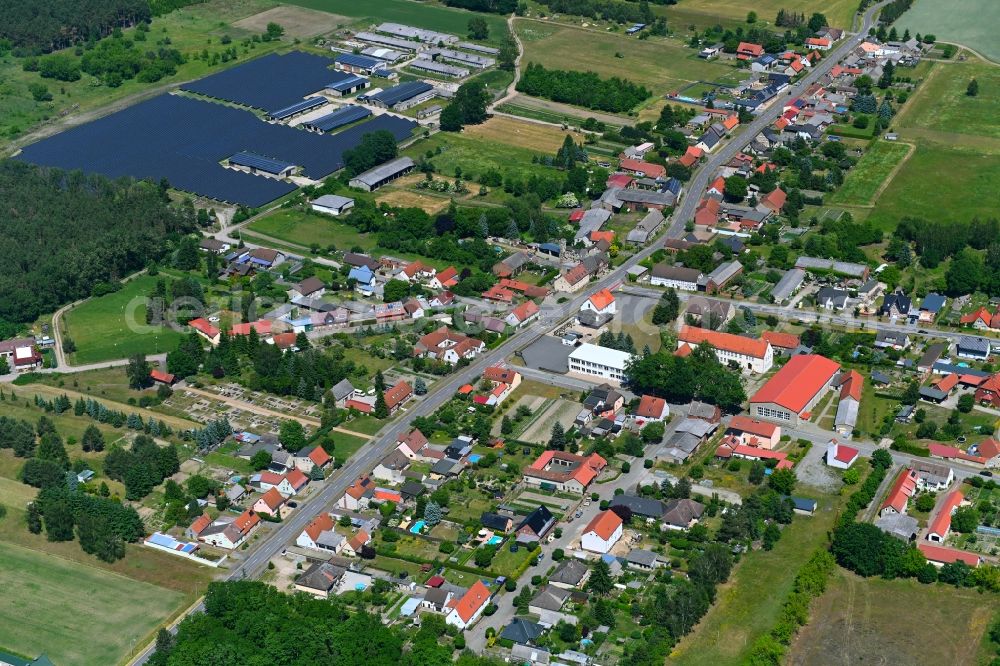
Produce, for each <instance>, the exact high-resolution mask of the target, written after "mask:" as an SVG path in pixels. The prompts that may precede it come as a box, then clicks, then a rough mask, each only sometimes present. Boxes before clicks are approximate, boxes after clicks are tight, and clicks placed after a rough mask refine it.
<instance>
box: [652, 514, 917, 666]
mask: <svg viewBox="0 0 1000 666" xmlns="http://www.w3.org/2000/svg"><path fill="white" fill-rule="evenodd" d="M839 501H840V500H839V499H838V500H835V499H829V498H826V499H820V501H819V508H818V509H817V510H816V515H814V516H798V515H797V516H795V518H794V520H793V521H792V524H791V525H789V526H787V527H785V528H784V529H783V531H782V534H781V539H780V540H779V541H778V543H777V545H775V547H774V549H773V550H771V551H762V550H761V551H754V552H752V553H750V554H749V555H746V556H744V558H743V560H742V562H740V564H739V565H738V566H736V568H735V569H734V570H733V574H732V576H731V577H730V580H729V582H728V583H725V584H723V585H721V586H720V587H719V590H718V594H717V598H716V601H715V603H714V604H713V605H712V608H711V609H709V611H708V613H707V614H706V615H705V617H704V618H703V619H702V621H701V622H700V623H699V624H698V626H697V627H695V630H694V631H693V632H692V633H691V634H689V635H688V636H687V637H685V638H684V639H682V640H681V641H680V642H679V643H678V644H677V647H676V648H675V649H674V652H673V654H672V655H671V656H670V658H669V659H668V660H667V663H668V664H671V665H676V666H702V665H704V666H715V665H717V664H738V663H743V660H744V659H745V658H746V656H747V652H748V651H749V650H750V647H751V645H752V644H753V642H754V641H755V640H756V639H757V638H758V637H759V636H761V635H762V634H764V633H765V632H767V631H769V630H770V629H771V628H772V627H773V626H774V624H775V622H776V621H777V618H778V612H779V611H780V610H781V605H782V604H783V603H784V601H785V599H786V597H787V596H788V593H789V592H790V591H791V589H792V582H793V579H794V577H795V572H796V571H798V569H799V567H801V566H802V565H803V564H805V563H806V561H808V560H809V558H810V557H812V555H813V553H815V552H816V550H817V549H819V548H823V547H825V546H826V544H827V531H828V530H830V529H832V527H833V524H834V521H835V520H836V516H837V505H838V504H839ZM720 637H724V639H722V638H720ZM900 663H902V662H900Z"/></svg>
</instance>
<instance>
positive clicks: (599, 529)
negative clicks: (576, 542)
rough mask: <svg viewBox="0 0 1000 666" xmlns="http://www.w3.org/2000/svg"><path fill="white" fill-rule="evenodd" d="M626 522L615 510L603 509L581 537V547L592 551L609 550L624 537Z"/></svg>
mask: <svg viewBox="0 0 1000 666" xmlns="http://www.w3.org/2000/svg"><path fill="white" fill-rule="evenodd" d="M623 527H624V523H623V522H622V519H621V518H620V517H619V516H618V514H616V513H615V512H614V511H610V510H608V511H602V512H600V513H599V514H597V515H596V516H594V519H593V520H591V521H590V523H589V524H588V525H587V527H585V528H584V530H583V535H582V536H581V537H580V547H581V548H583V549H584V550H589V551H590V552H592V553H601V554H604V553H607V552H609V551H610V550H611V549H612V548H613V547H614V545H615V544H616V543H618V540H619V539H621V538H622V529H623Z"/></svg>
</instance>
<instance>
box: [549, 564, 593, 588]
mask: <svg viewBox="0 0 1000 666" xmlns="http://www.w3.org/2000/svg"><path fill="white" fill-rule="evenodd" d="M588 578H590V567H588V566H587V565H586V564H584V563H583V562H581V561H580V560H577V559H575V558H567V559H564V560H563V561H562V562H560V563H559V566H557V567H556V570H555V571H553V572H552V575H551V576H549V584H550V585H555V586H556V587H561V588H563V589H565V590H569V589H573V588H576V589H580V588H582V587H583V586H584V585H586V583H587V579H588Z"/></svg>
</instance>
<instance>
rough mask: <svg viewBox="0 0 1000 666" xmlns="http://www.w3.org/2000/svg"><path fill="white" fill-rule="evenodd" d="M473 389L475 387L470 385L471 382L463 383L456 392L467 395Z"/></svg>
mask: <svg viewBox="0 0 1000 666" xmlns="http://www.w3.org/2000/svg"><path fill="white" fill-rule="evenodd" d="M475 390H476V389H475V387H473V386H472V384H464V385H462V386H461V387H459V389H458V394H459V395H469V394H470V393H472V392H473V391H475Z"/></svg>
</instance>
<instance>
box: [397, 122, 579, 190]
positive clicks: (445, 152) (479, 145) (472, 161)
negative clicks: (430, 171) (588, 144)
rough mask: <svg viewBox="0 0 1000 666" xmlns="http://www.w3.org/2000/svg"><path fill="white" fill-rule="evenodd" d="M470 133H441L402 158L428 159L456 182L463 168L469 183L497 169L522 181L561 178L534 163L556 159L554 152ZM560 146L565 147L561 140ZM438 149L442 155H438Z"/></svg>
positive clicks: (486, 132) (489, 134) (554, 131)
mask: <svg viewBox="0 0 1000 666" xmlns="http://www.w3.org/2000/svg"><path fill="white" fill-rule="evenodd" d="M513 122H516V121H513ZM471 129H472V128H469V130H471ZM469 130H466V131H464V132H462V133H461V134H456V133H453V132H439V133H437V134H435V135H433V136H431V137H430V138H429V139H426V140H425V141H420V142H419V143H417V144H416V145H413V146H410V147H409V148H407V149H406V150H404V151H403V154H404V155H409V156H410V157H412V158H414V159H418V158H419V157H421V156H424V157H426V158H427V160H428V161H429V162H430V163H431V164H433V165H434V167H435V168H436V169H437V172H438V174H440V176H441V177H444V178H449V179H450V178H453V177H454V176H455V168H456V167H457V168H460V169H461V170H462V178H463V180H465V181H467V182H471V181H475V179H476V178H478V177H479V175H480V174H482V173H484V172H486V171H488V170H490V169H497V170H498V171H500V173H502V174H504V175H507V174H512V175H515V176H517V177H519V178H528V177H530V176H531V175H538V176H547V177H549V178H553V177H559V176H560V174H559V172H558V171H557V170H556V169H554V168H552V167H547V166H544V165H541V164H532V161H531V158H532V157H540V156H548V155H552V156H555V150H554V149H553V150H551V151H549V150H544V149H543V148H542V147H538V148H536V149H532V148H530V147H527V146H526V145H522V144H521V142H512V143H508V142H507V141H506V139H505V138H503V137H502V136H501V135H499V134H497V133H496V131H495V130H492V129H487V130H483V131H481V133H480V134H478V135H477V134H476V133H474V132H471V131H469ZM557 133H558V134H560V135H561V134H562V132H560V131H559V130H557V129H556V128H552V134H553V135H555V134H557ZM489 137H494V138H489ZM559 142H560V143H562V139H560V140H559ZM439 148H440V153H438V149H439ZM470 189H472V187H471V186H470Z"/></svg>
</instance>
